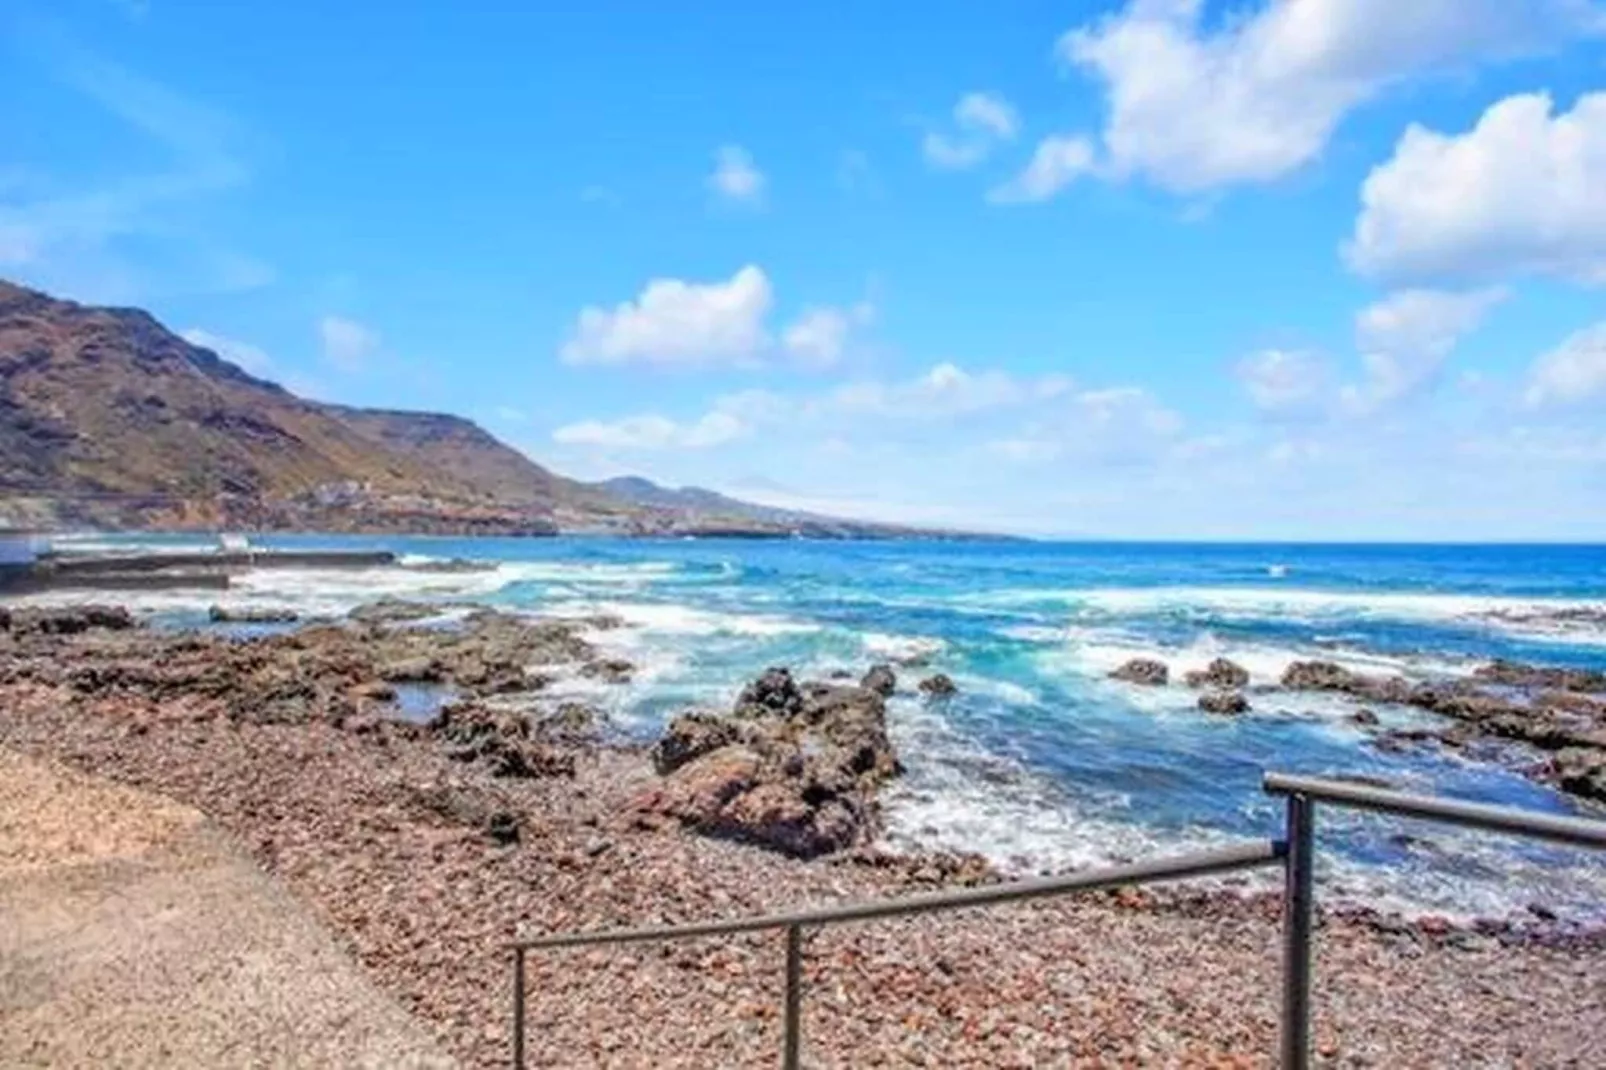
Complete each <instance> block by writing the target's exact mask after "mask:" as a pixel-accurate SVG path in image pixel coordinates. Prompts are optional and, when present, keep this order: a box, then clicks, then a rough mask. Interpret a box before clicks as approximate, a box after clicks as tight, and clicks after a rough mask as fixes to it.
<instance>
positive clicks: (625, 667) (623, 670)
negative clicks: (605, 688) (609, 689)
mask: <svg viewBox="0 0 1606 1070" xmlns="http://www.w3.org/2000/svg"><path fill="white" fill-rule="evenodd" d="M635 672H636V667H635V666H634V665H633V664H631V663H630V662H628V661H625V660H624V659H623V658H603V659H602V660H601V661H588V662H586V664H585V666H584V667H583V668H582V669H581V670H580V673H581V675H583V676H590V677H593V678H594V679H599V680H606V681H607V682H608V683H610V684H628V683H629V682H630V678H631V677H632V676H634V675H635Z"/></svg>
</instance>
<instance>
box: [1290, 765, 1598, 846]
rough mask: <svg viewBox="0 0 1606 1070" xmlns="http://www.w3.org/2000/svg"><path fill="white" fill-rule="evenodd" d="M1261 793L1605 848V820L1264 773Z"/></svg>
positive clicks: (1322, 779) (1340, 781)
mask: <svg viewBox="0 0 1606 1070" xmlns="http://www.w3.org/2000/svg"><path fill="white" fill-rule="evenodd" d="M1264 785H1265V789H1266V790H1267V791H1268V792H1271V793H1272V794H1275V795H1304V796H1306V797H1307V798H1310V799H1315V800H1317V801H1318V802H1331V803H1339V804H1341V805H1343V806H1352V807H1356V808H1358V809H1361V810H1375V811H1378V812H1380V813H1385V814H1399V815H1401V816H1404V817H1421V818H1427V819H1429V820H1431V821H1444V822H1448V823H1450V824H1454V825H1466V826H1469V827H1471V828H1481V829H1490V830H1493V831H1495V832H1510V833H1514V834H1516V835H1519V836H1529V837H1532V838H1534V839H1540V840H1550V841H1552V842H1555V843H1567V844H1572V845H1574V846H1581V847H1606V821H1591V820H1589V819H1587V818H1581V817H1563V816H1561V815H1558V814H1539V813H1534V812H1533V811H1530V810H1516V809H1513V808H1511V807H1508V806H1487V805H1484V804H1482V803H1469V802H1462V801H1460V800H1459V799H1444V798H1438V797H1436V796H1430V795H1409V794H1406V793H1405V792H1400V791H1389V790H1386V789H1384V788H1374V787H1372V786H1371V785H1368V784H1355V783H1351V782H1349V781H1343V780H1327V779H1324V778H1321V777H1303V776H1289V775H1288V774H1286V773H1267V774H1266V776H1265V779H1264Z"/></svg>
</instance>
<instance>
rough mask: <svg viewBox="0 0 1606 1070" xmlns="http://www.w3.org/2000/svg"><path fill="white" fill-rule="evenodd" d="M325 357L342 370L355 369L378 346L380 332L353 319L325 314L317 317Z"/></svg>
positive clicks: (372, 353)
mask: <svg viewBox="0 0 1606 1070" xmlns="http://www.w3.org/2000/svg"><path fill="white" fill-rule="evenodd" d="M318 338H319V340H320V341H321V342H322V344H323V355H324V359H326V360H327V361H329V363H331V364H333V365H334V366H335V367H337V368H339V369H341V370H342V371H357V370H358V369H360V368H362V367H363V366H364V365H365V364H366V363H367V362H368V358H369V357H371V356H373V355H374V353H376V352H377V351H378V350H379V334H378V332H376V331H374V330H373V329H372V328H370V327H366V326H364V325H363V324H361V323H358V322H357V321H356V320H352V319H346V318H345V317H343V316H325V317H323V318H322V319H321V320H319V321H318Z"/></svg>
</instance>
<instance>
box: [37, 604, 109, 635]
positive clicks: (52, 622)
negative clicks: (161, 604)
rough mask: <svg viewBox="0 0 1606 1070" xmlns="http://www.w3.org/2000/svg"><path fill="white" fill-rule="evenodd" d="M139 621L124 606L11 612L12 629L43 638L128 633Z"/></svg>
mask: <svg viewBox="0 0 1606 1070" xmlns="http://www.w3.org/2000/svg"><path fill="white" fill-rule="evenodd" d="M138 626H139V622H138V621H137V620H135V619H134V616H133V614H131V613H129V612H128V609H127V608H126V607H124V606H100V605H88V606H73V607H71V608H67V609H18V610H13V611H11V625H10V630H11V631H13V632H17V633H25V632H36V633H38V634H40V635H81V634H83V633H84V632H89V631H94V630H97V629H100V630H104V631H127V630H129V629H131V628H137V627H138Z"/></svg>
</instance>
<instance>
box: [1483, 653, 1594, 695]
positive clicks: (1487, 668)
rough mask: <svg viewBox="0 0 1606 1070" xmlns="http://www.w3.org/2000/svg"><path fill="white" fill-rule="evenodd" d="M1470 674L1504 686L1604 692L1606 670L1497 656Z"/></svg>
mask: <svg viewBox="0 0 1606 1070" xmlns="http://www.w3.org/2000/svg"><path fill="white" fill-rule="evenodd" d="M1473 675H1474V676H1476V677H1477V678H1478V679H1480V680H1487V681H1488V682H1489V683H1492V684H1501V685H1504V686H1506V687H1523V688H1539V687H1543V688H1553V689H1555V690H1558V691H1606V672H1599V671H1596V670H1592V669H1558V668H1550V667H1545V666H1536V665H1524V664H1522V663H1521V662H1515V661H1505V660H1502V659H1496V660H1495V661H1491V662H1490V663H1489V664H1487V665H1484V666H1481V667H1480V668H1479V669H1477V670H1476V672H1474V673H1473Z"/></svg>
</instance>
